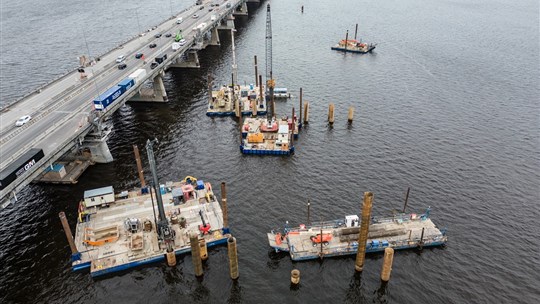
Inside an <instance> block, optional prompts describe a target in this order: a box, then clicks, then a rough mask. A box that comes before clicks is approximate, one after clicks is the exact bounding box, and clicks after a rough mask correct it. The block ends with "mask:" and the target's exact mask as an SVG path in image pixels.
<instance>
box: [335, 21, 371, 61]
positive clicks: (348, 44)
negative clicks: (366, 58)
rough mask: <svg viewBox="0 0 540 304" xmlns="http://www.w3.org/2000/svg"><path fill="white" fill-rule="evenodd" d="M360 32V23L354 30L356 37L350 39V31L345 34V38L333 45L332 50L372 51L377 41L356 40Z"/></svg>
mask: <svg viewBox="0 0 540 304" xmlns="http://www.w3.org/2000/svg"><path fill="white" fill-rule="evenodd" d="M357 33H358V23H357V24H356V29H355V31H354V39H349V31H348V30H347V34H345V39H342V40H340V41H339V42H338V44H336V45H335V46H333V47H331V49H332V50H335V51H341V52H351V53H360V54H366V53H371V52H372V51H373V50H374V49H375V47H376V46H377V44H376V43H369V44H368V43H364V42H362V41H361V40H360V41H358V40H356V35H357Z"/></svg>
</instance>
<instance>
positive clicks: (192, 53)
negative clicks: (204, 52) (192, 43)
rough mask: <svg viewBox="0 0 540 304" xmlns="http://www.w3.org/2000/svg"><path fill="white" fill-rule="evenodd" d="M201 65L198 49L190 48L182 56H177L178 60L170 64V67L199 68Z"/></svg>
mask: <svg viewBox="0 0 540 304" xmlns="http://www.w3.org/2000/svg"><path fill="white" fill-rule="evenodd" d="M200 67H201V64H200V63H199V55H198V54H197V51H196V50H189V51H186V53H184V55H182V56H178V57H177V58H176V62H175V63H172V64H171V65H169V68H193V69H198V68H200Z"/></svg>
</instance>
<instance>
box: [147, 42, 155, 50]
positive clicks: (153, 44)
mask: <svg viewBox="0 0 540 304" xmlns="http://www.w3.org/2000/svg"><path fill="white" fill-rule="evenodd" d="M156 46H157V44H155V43H151V44H150V45H149V46H148V47H150V48H151V49H153V48H155V47H156Z"/></svg>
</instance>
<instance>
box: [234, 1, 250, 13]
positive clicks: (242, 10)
mask: <svg viewBox="0 0 540 304" xmlns="http://www.w3.org/2000/svg"><path fill="white" fill-rule="evenodd" d="M233 14H234V15H237V16H247V15H248V8H247V4H246V2H244V3H242V4H241V5H240V6H239V7H237V8H236V9H235V10H234V13H233Z"/></svg>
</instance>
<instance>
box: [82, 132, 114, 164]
mask: <svg viewBox="0 0 540 304" xmlns="http://www.w3.org/2000/svg"><path fill="white" fill-rule="evenodd" d="M110 133H111V130H109V129H104V130H99V131H96V132H92V133H88V135H86V137H85V138H84V142H83V143H82V147H81V148H82V150H83V154H86V153H88V152H90V155H89V156H90V159H91V160H92V161H94V162H96V163H101V164H106V163H110V162H112V161H113V157H112V154H111V151H110V150H109V146H108V145H107V139H108V138H109V134H110Z"/></svg>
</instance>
